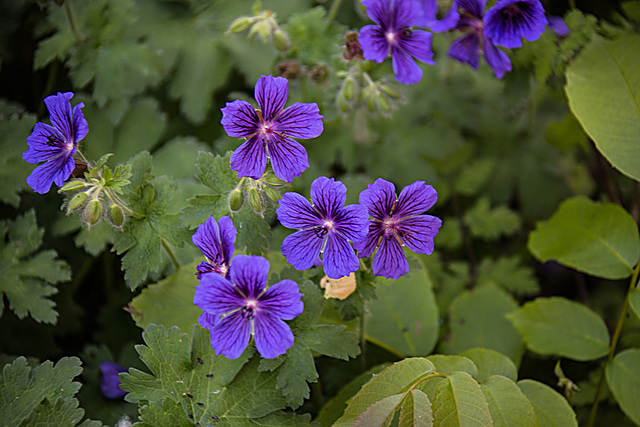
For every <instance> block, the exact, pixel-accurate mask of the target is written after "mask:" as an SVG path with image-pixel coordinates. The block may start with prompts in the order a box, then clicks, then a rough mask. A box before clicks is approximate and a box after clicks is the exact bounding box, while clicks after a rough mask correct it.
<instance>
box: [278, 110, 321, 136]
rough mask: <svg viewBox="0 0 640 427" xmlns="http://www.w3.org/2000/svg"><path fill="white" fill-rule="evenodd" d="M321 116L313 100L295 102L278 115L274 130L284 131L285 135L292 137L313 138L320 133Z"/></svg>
mask: <svg viewBox="0 0 640 427" xmlns="http://www.w3.org/2000/svg"><path fill="white" fill-rule="evenodd" d="M322 117H323V116H321V115H320V110H319V108H318V104H316V103H315V102H314V103H310V104H303V103H301V102H296V103H295V104H293V105H291V106H289V107H287V108H285V109H284V111H283V112H282V113H281V114H280V115H279V116H278V118H277V120H276V121H277V122H278V127H277V129H276V131H277V132H286V135H287V136H289V137H292V138H302V139H309V138H315V137H317V136H320V134H321V133H322Z"/></svg>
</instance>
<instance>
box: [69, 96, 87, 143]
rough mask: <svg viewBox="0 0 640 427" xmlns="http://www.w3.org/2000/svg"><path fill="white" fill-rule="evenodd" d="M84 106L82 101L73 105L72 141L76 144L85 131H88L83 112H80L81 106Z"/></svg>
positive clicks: (81, 138)
mask: <svg viewBox="0 0 640 427" xmlns="http://www.w3.org/2000/svg"><path fill="white" fill-rule="evenodd" d="M83 107H84V103H82V102H81V103H79V104H78V105H76V106H75V107H73V143H74V144H76V143H77V142H78V141H82V140H83V139H84V137H85V136H87V133H89V123H87V120H86V119H85V118H84V114H82V108H83Z"/></svg>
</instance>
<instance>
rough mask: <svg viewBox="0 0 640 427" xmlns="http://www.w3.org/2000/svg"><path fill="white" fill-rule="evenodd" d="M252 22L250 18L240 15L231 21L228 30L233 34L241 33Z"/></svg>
mask: <svg viewBox="0 0 640 427" xmlns="http://www.w3.org/2000/svg"><path fill="white" fill-rule="evenodd" d="M252 23H253V20H252V19H251V18H247V17H246V16H242V17H240V18H238V19H236V20H235V21H233V22H232V23H231V25H230V26H229V32H230V33H233V34H238V33H241V32H243V31H246V30H247V29H248V28H249V26H251V24H252Z"/></svg>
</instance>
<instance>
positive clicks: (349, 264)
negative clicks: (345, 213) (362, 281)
mask: <svg viewBox="0 0 640 427" xmlns="http://www.w3.org/2000/svg"><path fill="white" fill-rule="evenodd" d="M322 264H323V265H322V268H323V269H324V272H325V273H326V275H327V276H329V277H330V278H331V279H339V278H341V277H343V276H348V275H349V274H351V273H353V272H354V271H356V270H357V269H358V267H359V266H360V264H359V262H358V258H357V257H356V254H355V253H354V252H353V248H352V247H351V245H350V244H349V242H348V241H347V239H345V238H344V237H342V236H340V235H339V234H338V233H337V232H329V234H328V235H327V245H326V246H325V248H324V252H323V253H322Z"/></svg>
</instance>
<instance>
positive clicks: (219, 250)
mask: <svg viewBox="0 0 640 427" xmlns="http://www.w3.org/2000/svg"><path fill="white" fill-rule="evenodd" d="M236 235H237V231H236V227H234V225H233V222H232V221H231V219H230V218H229V217H228V216H223V217H222V218H220V220H218V222H217V223H216V220H215V218H213V217H212V216H210V217H209V218H208V219H207V220H206V221H205V222H204V224H201V225H199V226H198V229H197V230H196V232H195V233H194V234H193V236H192V237H191V240H192V241H193V244H194V245H196V246H197V247H198V249H200V250H201V251H202V253H203V254H204V256H205V257H206V258H207V260H206V261H203V262H201V263H200V264H198V266H197V267H196V269H197V273H196V275H197V276H198V279H201V278H202V275H204V274H206V273H218V274H222V275H223V276H226V275H227V274H228V272H229V264H230V260H231V257H232V256H233V251H234V243H235V241H236Z"/></svg>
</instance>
